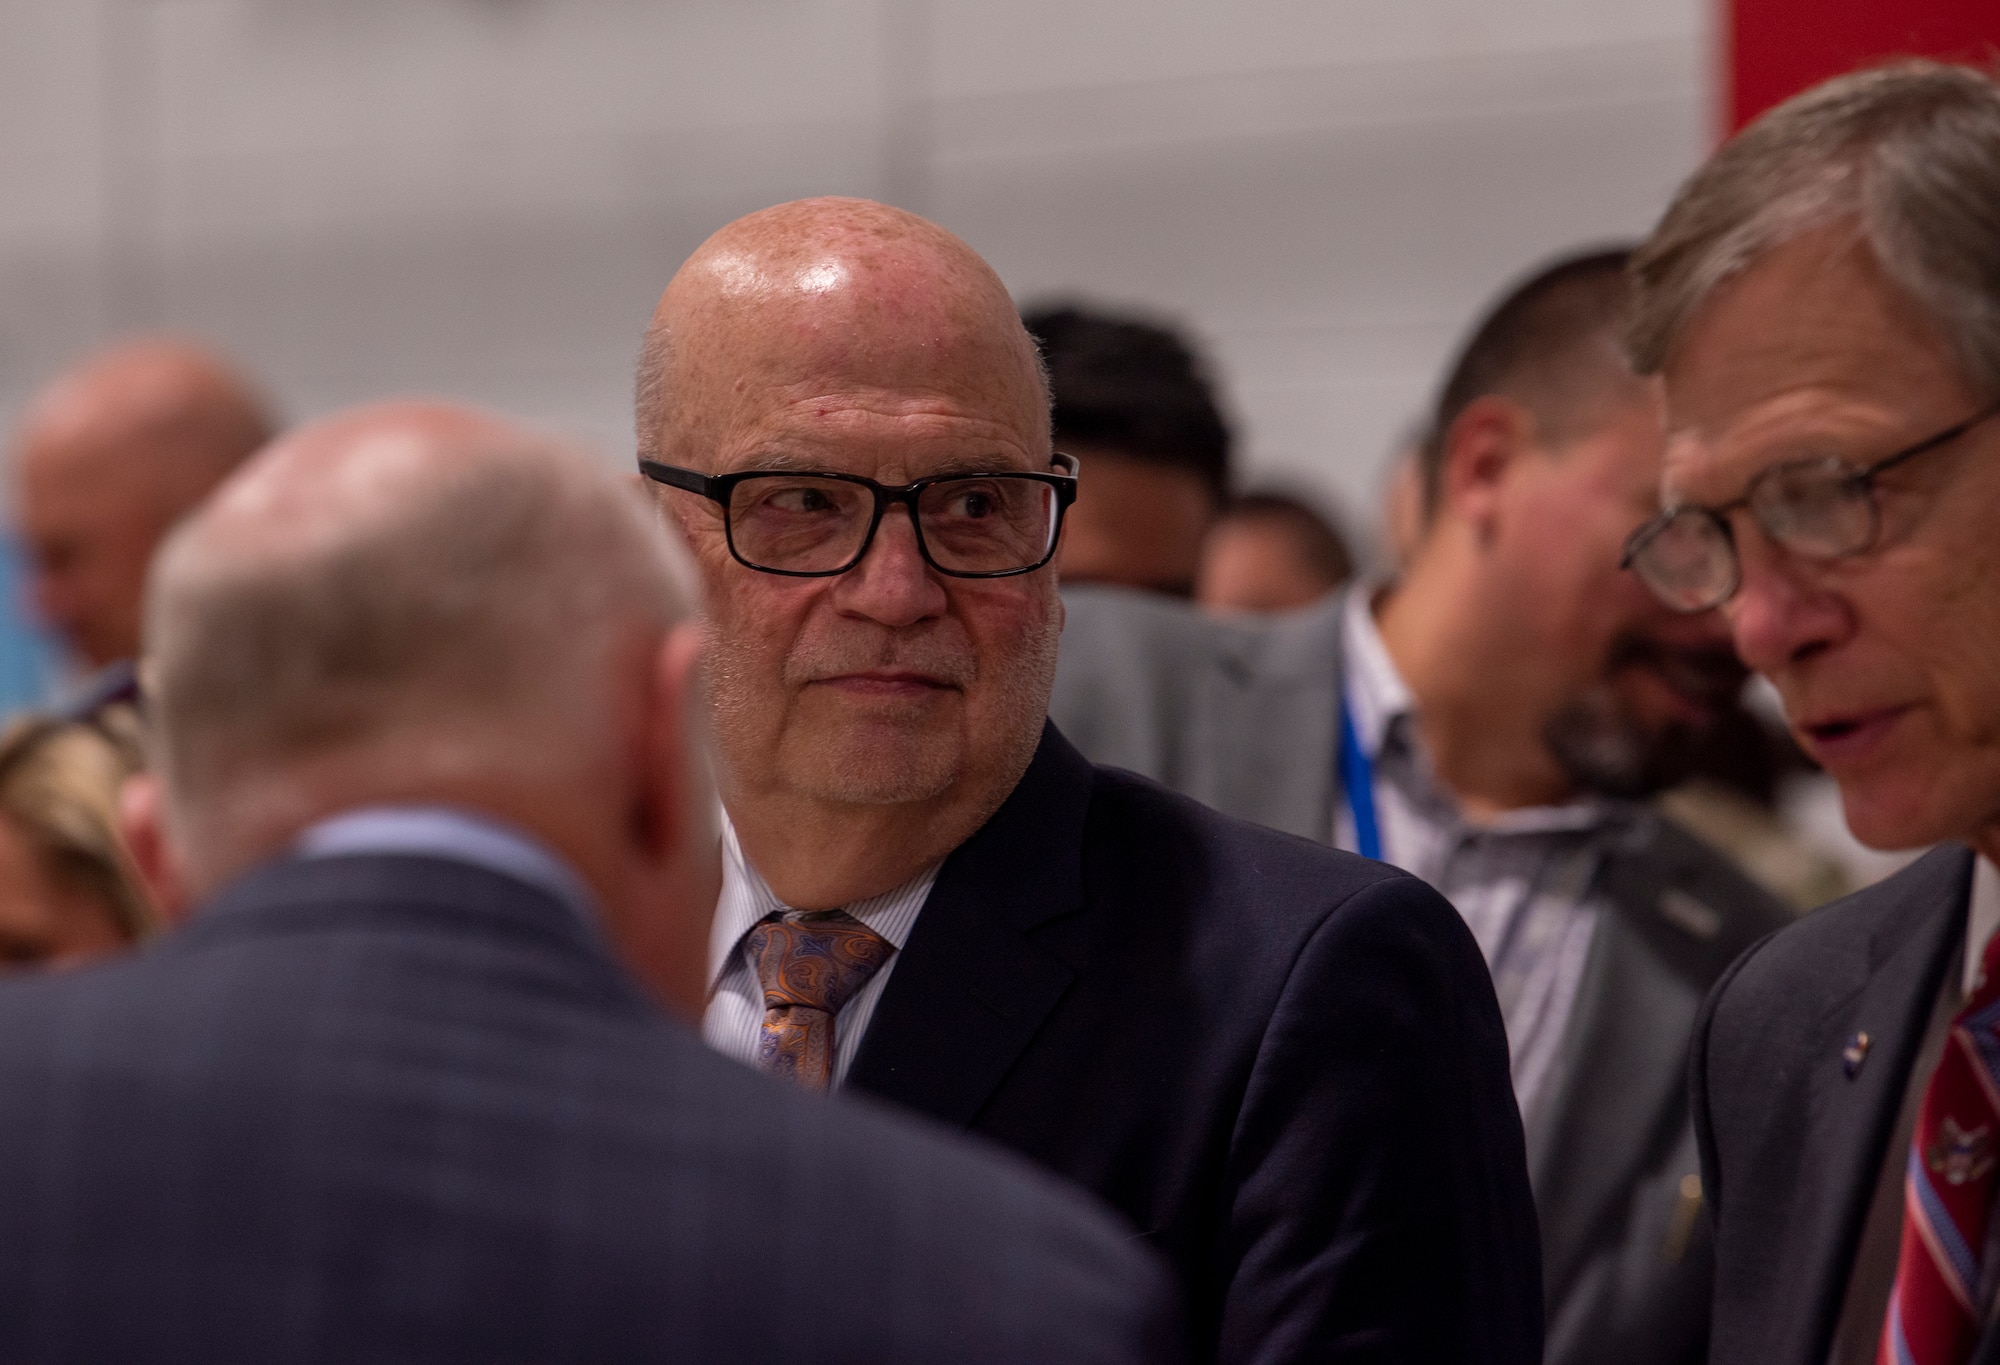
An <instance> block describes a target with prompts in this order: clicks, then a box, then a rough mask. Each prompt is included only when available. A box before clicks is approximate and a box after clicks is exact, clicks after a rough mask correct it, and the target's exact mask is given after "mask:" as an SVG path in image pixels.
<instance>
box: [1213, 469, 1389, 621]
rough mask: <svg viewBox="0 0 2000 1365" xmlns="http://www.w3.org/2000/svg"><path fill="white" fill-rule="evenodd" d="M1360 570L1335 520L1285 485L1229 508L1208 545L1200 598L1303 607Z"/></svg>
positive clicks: (1217, 608) (1252, 606)
mask: <svg viewBox="0 0 2000 1365" xmlns="http://www.w3.org/2000/svg"><path fill="white" fill-rule="evenodd" d="M1353 576H1354V556H1353V555H1352V554H1351V553H1350V552H1349V550H1348V548H1347V542H1346V541H1344V540H1342V539H1341V538H1340V532H1338V531H1336V530H1334V529H1333V525H1332V523H1331V522H1329V521H1327V519H1326V518H1325V517H1323V516H1321V515H1320V514H1319V513H1317V512H1315V511H1313V509H1312V508H1310V507H1308V506H1306V505H1305V504H1304V503H1303V502H1300V501H1299V500H1298V499H1297V498H1292V497H1287V496H1285V495H1284V494H1282V493H1251V494H1248V495H1247V496H1244V497H1240V498H1237V499H1236V500H1235V501H1234V502H1232V503H1230V504H1229V506H1228V507H1226V508H1224V509H1223V512H1222V515H1221V516H1219V517H1217V518H1216V521H1215V524H1214V525H1213V526H1211V527H1209V529H1208V539H1207V540H1206V541H1204V542H1203V543H1202V547H1201V572H1200V574H1199V576H1198V577H1197V578H1196V580H1195V589H1194V600H1195V601H1196V602H1198V603H1200V604H1201V606H1202V608H1203V609H1204V610H1206V611H1213V612H1232V611H1262V612H1269V611H1296V610H1297V609H1298V608H1300V607H1309V606H1311V605H1312V604H1313V603H1315V602H1317V601H1319V600H1320V599H1321V598H1323V597H1325V596H1326V595H1327V594H1328V593H1331V592H1334V591H1336V590H1337V589H1338V588H1339V587H1340V585H1341V584H1343V583H1345V582H1346V581H1347V580H1348V579H1349V578H1352V577H1353Z"/></svg>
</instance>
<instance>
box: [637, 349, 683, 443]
mask: <svg viewBox="0 0 2000 1365" xmlns="http://www.w3.org/2000/svg"><path fill="white" fill-rule="evenodd" d="M673 361H674V338H673V333H672V332H671V331H669V330H668V328H667V324H666V321H665V319H663V318H655V319H653V321H652V322H651V323H650V324H648V326H647V328H646V339H645V341H644V342H642V343H641V344H640V346H639V367H638V372H637V373H636V374H635V375H634V377H633V382H632V417H633V426H634V428H635V431H634V435H635V436H636V437H637V438H638V449H639V458H640V459H642V460H658V459H660V458H662V455H661V450H660V432H661V430H662V429H664V428H665V426H666V425H667V369H668V367H669V366H671V365H672V364H673Z"/></svg>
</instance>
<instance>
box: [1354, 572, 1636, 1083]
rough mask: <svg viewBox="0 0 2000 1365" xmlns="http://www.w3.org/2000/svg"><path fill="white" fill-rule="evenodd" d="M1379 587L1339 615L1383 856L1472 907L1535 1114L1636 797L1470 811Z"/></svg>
mask: <svg viewBox="0 0 2000 1365" xmlns="http://www.w3.org/2000/svg"><path fill="white" fill-rule="evenodd" d="M1373 597H1374V594H1373V593H1371V592H1370V591H1368V590H1367V589H1365V588H1363V589H1359V590H1356V591H1354V592H1351V593H1349V594H1348V598H1347V608H1346V615H1345V618H1344V619H1343V621H1342V623H1341V646H1342V650H1343V657H1344V660H1345V663H1344V669H1345V673H1346V677H1345V680H1344V686H1345V688H1346V698H1347V706H1348V711H1349V714H1350V715H1351V716H1352V718H1353V720H1354V730H1355V738H1356V740H1357V742H1358V743H1359V745H1360V747H1361V751H1362V753H1363V754H1364V755H1366V756H1367V758H1368V759H1369V762H1370V765H1371V767H1372V769H1373V772H1374V778H1375V780H1374V796H1375V819H1376V827H1377V829H1378V831H1379V833H1380V835H1381V840H1382V860H1383V861H1384V862H1387V863H1392V864H1394V865H1395V866H1397V867H1400V868H1402V869H1403V870H1404V871H1406V872H1409V873H1411V874H1413V875H1414V876H1418V877H1421V878H1423V879H1424V880H1425V881H1427V882H1429V883H1430V884H1431V885H1432V886H1434V887H1436V888H1437V889H1438V890H1439V891H1440V892H1442V893H1443V895H1444V897H1445V899H1446V900H1449V901H1450V902H1451V903H1452V905H1453V906H1454V907H1456V909H1457V910H1458V913H1459V915H1460V916H1461V917H1463V918H1464V920H1465V922H1466V925H1467V927H1469V928H1470V929H1471V930H1472V936H1473V938H1474V939H1476V940H1477V941H1478V943H1479V950H1480V952H1481V953H1483V954H1484V955H1485V957H1486V965H1487V969H1488V970H1489V971H1490V972H1491V973H1492V974H1493V987H1494V991H1495V992H1496V994H1498V996H1499V998H1500V1013H1501V1017H1502V1019H1503V1020H1504V1022H1505V1024H1506V1027H1507V1045H1508V1051H1509V1053H1510V1055H1511V1064H1512V1068H1513V1073H1514V1095H1515V1099H1516V1100H1517V1102H1518V1103H1519V1104H1520V1106H1521V1114H1522V1117H1523V1118H1528V1117H1529V1116H1531V1115H1532V1114H1534V1113H1535V1111H1536V1110H1537V1109H1538V1108H1539V1106H1540V1105H1541V1104H1542V1103H1543V1102H1544V1101H1545V1100H1546V1099H1548V1097H1550V1096H1551V1095H1553V1094H1554V1093H1556V1091H1557V1090H1558V1089H1559V1087H1560V1083H1561V1080H1562V1077H1561V1075H1560V1074H1559V1065H1558V1064H1559V1062H1560V1059H1561V1056H1562V1044H1563V1035H1564V1033H1565V1031H1566V1030H1567V1029H1568V1027H1569V1020H1570V1013H1571V1011H1572V1009H1573V1008H1574V1006H1575V1004H1576V996H1577V990H1578V988H1579V987H1580V986H1581V985H1582V981H1583V967H1584V962H1585V960H1586V959H1587V958H1588V957H1589V955H1590V942H1591V938H1592V935H1593V932H1594V931H1595V929H1596V927H1597V920H1598V915H1599V910H1600V907H1599V905H1598V904H1597V902H1596V901H1595V900H1594V899H1593V898H1592V897H1591V895H1590V889H1591V883H1592V881H1593V880H1594V879H1595V877H1596V875H1597V869H1598V865H1599V863H1600V862H1601V860H1602V856H1603V851H1604V848H1605V846H1606V844H1607V843H1608V842H1609V841H1610V840H1612V839H1614V838H1617V837H1619V836H1620V835H1621V834H1622V833H1623V832H1624V831H1625V830H1626V829H1627V828H1629V826H1630V824H1631V822H1632V820H1633V819H1634V818H1636V817H1637V815H1638V814H1639V810H1638V808H1637V807H1635V806H1633V805H1631V804H1629V803H1626V802H1617V801H1608V800H1603V799H1599V798H1586V799H1582V800H1578V801H1572V802H1569V803H1567V804H1565V805H1560V806H1535V807H1527V808H1523V809H1520V810H1512V811H1508V812H1506V813H1505V814H1503V815H1501V816H1499V817H1498V818H1496V819H1492V820H1486V821H1481V822H1478V823H1473V822H1472V821H1470V820H1468V819H1466V817H1465V814H1464V812H1463V811H1462V810H1461V809H1460V807H1459V804H1458V801H1457V799H1456V798H1455V797H1454V796H1453V795H1452V794H1451V793H1450V792H1449V791H1448V790H1447V789H1446V788H1445V787H1444V785H1443V784H1442V783H1440V782H1439V781H1438V780H1437V778H1436V777H1435V775H1434V774H1433V773H1432V771H1431V765H1430V759H1429V757H1428V755H1427V754H1426V753H1425V752H1424V749H1423V744H1422V741H1421V739H1420V738H1419V736H1418V734H1417V729H1416V701H1415V698H1414V697H1412V696H1411V695H1410V689H1409V686H1408V684H1406V683H1405V682H1404V681H1403V678H1402V675H1401V674H1399V673H1398V672H1397V671H1396V665H1395V662H1394V660H1392V659H1391V658H1390V657H1389V651H1388V649H1387V648H1386V647H1385V646H1384V645H1383V643H1382V636H1381V633H1380V632H1379V631H1378V630H1377V629H1376V626H1375V617H1374V610H1373V605H1372V599H1373ZM1333 842H1334V843H1335V845H1336V846H1338V847H1340V848H1345V849H1349V850H1353V849H1355V848H1356V844H1357V841H1356V838H1355V824H1354V813H1353V803H1352V801H1351V800H1347V799H1343V800H1342V801H1341V802H1339V803H1338V807H1337V809H1336V811H1335V814H1334V831H1333Z"/></svg>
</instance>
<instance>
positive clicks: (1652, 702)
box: [1051, 252, 1784, 1365]
mask: <svg viewBox="0 0 2000 1365" xmlns="http://www.w3.org/2000/svg"><path fill="white" fill-rule="evenodd" d="M1624 266H1625V257H1624V253H1622V252H1601V253H1595V254H1592V255H1588V256H1580V257H1575V258H1572V259H1569V260H1566V261H1563V262H1559V263H1557V264H1556V265H1554V266H1551V267H1550V268H1548V269H1546V270H1544V271H1542V272H1540V273H1539V274H1537V275H1536V276H1535V277H1534V278H1532V279H1530V280H1528V281H1527V282H1526V283H1524V284H1522V285H1520V286H1519V287H1517V288H1516V289H1515V290H1513V291H1512V292H1511V293H1510V294H1509V295H1508V296H1507V297H1506V298H1504V299H1503V300H1502V301H1501V302H1500V303H1499V304H1498V305H1497V306H1496V307H1495V308H1494V309H1493V311H1492V312H1491V313H1490V314H1489V315H1488V316H1487V317H1486V318H1485V319H1484V320H1483V321H1482V322H1481V324H1480V325H1479V327H1478V328H1477V329H1475V331H1474V334H1473V336H1472V337H1471V339H1470V340H1469V341H1468V342H1467V344H1466V345H1465V347H1464V349H1463V352H1462V354H1461V355H1460V357H1459V358H1458V360H1457V363H1456V364H1455V366H1454V367H1453V370H1452V373H1451V375H1450V377H1449V379H1448V381H1447V383H1446V384H1445V386H1444V391H1443V394H1442V396H1441V398H1440V401H1439V404H1438V410H1437V412H1436V414H1435V416H1434V419H1433V424H1432V435H1431V437H1430V439H1429V440H1428V441H1427V442H1426V444H1425V448H1424V451H1423V465H1422V472H1423V478H1424V485H1425V488H1424V491H1425V511H1426V519H1425V529H1424V535H1423V539H1422V542H1421V544H1420V545H1419V547H1418V548H1417V550H1416V552H1415V554H1414V556H1413V558H1412V560H1411V563H1410V564H1409V566H1408V569H1407V572H1406V574H1405V576H1404V577H1403V579H1402V580H1401V581H1400V582H1399V583H1397V584H1395V585H1394V586H1393V587H1391V588H1387V589H1384V588H1381V587H1379V586H1377V587H1373V588H1371V587H1363V588H1359V589H1356V590H1355V591H1353V592H1350V593H1348V594H1346V595H1344V596H1343V597H1341V598H1338V599H1335V600H1334V601H1333V602H1331V603H1329V604H1328V605H1326V606H1325V607H1320V608H1312V609H1309V610H1307V611H1305V612H1302V613H1299V614H1297V615H1293V616H1286V617H1279V618H1274V619H1271V620H1268V621H1264V622H1253V621H1249V620H1239V621H1212V620H1203V619H1202V618H1200V617H1198V616H1196V615H1195V614H1194V613H1192V612H1188V611H1184V610H1182V609H1181V608H1180V607H1179V606H1178V605H1177V604H1174V603H1169V602H1166V601H1164V600H1162V599H1155V598H1148V597H1146V596H1143V595H1140V594H1131V593H1123V594H1120V593H1112V592H1109V591H1104V590H1075V591H1072V592H1071V593H1070V594H1069V595H1068V606H1069V624H1068V629H1067V630H1066V632H1065V635H1064V641H1063V650H1062V656H1061V663H1060V667H1059V671H1058V676H1057V683H1056V692H1055V700H1054V702H1053V704H1052V706H1051V714H1052V715H1053V716H1054V717H1055V718H1056V721H1057V723H1058V724H1060V725H1061V726H1062V728H1063V730H1064V732H1065V733H1067V734H1069V735H1071V736H1072V737H1073V738H1074V739H1075V741H1076V742H1077V744H1078V745H1079V747H1081V748H1082V749H1083V750H1084V751H1085V752H1086V753H1087V754H1089V755H1090V756H1091V757H1092V758H1094V759H1095V760H1097V761H1098V762H1101V763H1109V764H1114V765H1119V766H1124V767H1130V768H1134V769H1137V770H1138V771H1141V772H1143V773H1146V774H1148V775H1149V776H1153V777H1156V778H1159V779H1160V780H1162V781H1165V782H1167V783H1168V784H1169V785H1172V786H1175V787H1178V788H1179V789H1181V790H1183V791H1185V792H1187V793H1188V794H1190V795H1192V796H1195V797H1197V798H1199V799H1201V800H1204V801H1207V802H1208V803H1210V804H1211V805H1214V806H1217V807H1218V808H1220V809H1222V810H1225V811H1228V812H1230V813H1231V814H1235V815H1240V816H1243V817H1245V818H1248V819H1252V820H1256V821H1259V822H1261V823H1265V824H1270V825H1275V826H1277V827H1279V828H1281V829H1287V830H1290V831H1292V832H1293V833H1296V834H1302V835H1304V836H1306V837H1308V838H1312V839H1317V840H1321V841H1325V842H1334V843H1337V844H1339V845H1341V846H1343V847H1346V848H1349V849H1353V850H1356V851H1359V852H1362V853H1366V854H1368V855H1369V856H1372V857H1377V858H1381V859H1383V860H1385V861H1388V862H1391V863H1394V864H1396V865H1398V866H1401V867H1403V868H1406V869H1407V870H1409V871H1411V872H1414V873H1416V874H1417V875H1418V876H1421V877H1423V878H1425V879H1426V880H1428V881H1430V882H1431V883H1432V884H1433V885H1435V886H1436V887H1438V889H1439V890H1441V891H1443V892H1444V893H1445V895H1446V896H1447V898H1449V899H1450V900H1451V901H1452V903H1453V904H1454V905H1455V906H1456V907H1457V908H1458V910H1459V913H1460V914H1461V915H1462V916H1463V917H1464V919H1465V920H1466V923H1467V924H1468V926H1469V927H1470V928H1471V929H1472V932H1473V935H1474V937H1475V938H1476V939H1477V940H1478V941H1479V944H1480V947H1481V949H1482V950H1483V951H1484V953H1485V955H1486V959H1487V963H1488V966H1489V967H1490V968H1491V970H1492V972H1493V977H1494V984H1495V987H1496V989H1497V993H1498V995H1499V998H1500V1002H1501V1008H1502V1011H1503V1014H1504V1016H1505V1020H1506V1026H1507V1033H1508V1042H1509V1047H1510V1051H1511V1053H1512V1066H1513V1072H1514V1082H1515V1089H1516V1094H1517V1097H1518V1098H1519V1101H1520V1105H1521V1110H1522V1116H1523V1119H1524V1122H1525V1123H1526V1125H1527V1132H1528V1149H1529V1160H1530V1171H1531V1175H1532V1177H1533V1179H1534V1184H1535V1197H1536V1204H1537V1208H1538V1211H1539V1213H1540V1216H1541V1222H1542V1234H1543V1263H1544V1282H1545V1286H1546V1291H1547V1302H1548V1311H1549V1336H1548V1358H1549V1359H1550V1360H1551V1361H1554V1362H1558V1365H1568V1363H1569V1362H1583V1361H1591V1360H1611V1359H1618V1360H1626V1361H1659V1362H1669V1361H1684V1360H1695V1359H1699V1358H1700V1355H1701V1353H1702V1349H1703V1345H1704V1342H1705V1338H1706V1332H1707V1317H1708V1282H1709V1265H1710V1252H1709V1246H1708V1242H1707V1239H1706V1232H1705V1228H1704V1226H1703V1220H1702V1219H1700V1218H1699V1217H1698V1216H1697V1215H1698V1214H1699V1213H1700V1205H1701V1186H1700V1180H1699V1176H1698V1172H1697V1158H1696V1153H1695V1147H1694V1140H1693V1133H1692V1129H1691V1128H1690V1126H1689V1121H1688V1116H1687V1103H1686V1097H1685V1087H1684V1084H1683V1079H1682V1078H1683V1075H1684V1070H1685V1057H1686V1047H1687V1038H1688V1034H1689V1030H1690V1028H1691V1026H1692V1024H1693V1020H1694V1017H1695V1012H1696V1010H1697V1009H1698V1007H1699V1005H1700V1003H1701V1000H1702V997H1703V995H1704V994H1705V993H1706V991H1707V989H1708V986H1709V985H1710V983H1711V982H1712V981H1713V980H1714V979H1715V978H1716V976H1718V975H1719V974H1720V973H1721V972H1722V970H1723V968H1724V967H1725V966H1727V964H1728V963H1729V961H1730V960H1731V959H1732V958H1733V957H1734V956H1735V955H1736V953H1737V952H1739V951H1741V949H1742V948H1743V947H1745V946H1747V945H1748V944H1749V943H1750V942H1752V941H1753V940H1755V939H1756V938H1758V937H1760V936H1761V935H1762V934H1764V933H1765V932H1767V931H1769V930H1770V929H1773V928H1775V927H1777V925H1779V924H1780V923H1782V922H1783V919H1784V914H1783V911H1782V909H1781V908H1780V907H1779V905H1778V904H1777V902H1776V901H1775V900H1774V899H1773V898H1771V897H1770V896H1768V895H1767V894H1765V893H1764V892H1762V891H1760V890H1759V889H1758V888H1756V887H1755V886H1754V885H1752V884H1751V883H1750V882H1749V881H1748V880H1747V879H1745V878H1744V877H1743V876H1742V875H1741V874H1739V873H1738V872H1736V871H1735V870H1734V869H1733V868H1732V867H1731V866H1730V865H1729V864H1728V863H1727V862H1726V861H1725V860H1724V859H1723V858H1722V856H1721V855H1720V854H1718V853H1716V852H1714V851H1712V850H1710V849H1708V848H1707V847H1706V846H1704V845H1702V844H1701V843H1699V842H1698V841H1696V840H1695V839H1694V838H1692V837H1691V836H1689V835H1688V834H1686V833H1684V832H1682V831H1681V830H1679V829H1678V828H1676V827H1674V826H1672V825H1670V824H1668V823H1666V822H1665V821H1663V820H1662V819H1660V818H1659V817H1658V816H1657V815H1655V814H1654V813H1653V812H1651V811H1650V810H1649V809H1647V808H1646V807H1645V806H1643V805H1641V804H1639V802H1638V799H1637V798H1639V797H1642V796H1644V795H1646V794H1648V793H1650V792H1651V791H1653V790H1656V789H1657V788H1658V787H1660V786H1661V785H1663V784H1664V783H1665V782H1667V781H1669V780H1671V778H1672V777H1673V776H1675V770H1676V766H1677V759H1678V758H1679V757H1680V756H1681V755H1682V754H1684V753H1685V752H1686V750H1687V748H1688V741H1689V740H1690V739H1691V738H1693V737H1694V736H1696V735H1697V734H1698V733H1699V732H1701V731H1702V730H1703V729H1704V728H1705V727H1707V726H1708V725H1710V724H1712V723H1713V721H1714V720H1715V718H1716V717H1717V716H1718V715H1719V714H1720V713H1721V712H1722V710H1723V708H1724V707H1726V706H1727V704H1728V703H1729V702H1730V700H1731V699H1732V698H1733V697H1734V696H1735V694H1736V691H1737V689H1738V688H1739V687H1740V686H1741V684H1742V682H1743V679H1744V672H1743V669H1742V667H1741V666H1740V665H1739V664H1738V663H1737V661H1736V659H1735V656H1734V654H1733V653H1732V652H1731V650H1730V648H1729V643H1728V638H1727V635H1726V633H1725V632H1724V630H1723V627H1722V624H1721V622H1720V620H1719V619H1718V618H1717V617H1716V616H1715V615H1714V614H1713V613H1709V614H1707V615H1705V616H1680V615H1676V614H1674V613H1671V612H1668V611H1667V610H1666V609H1665V608H1663V607H1662V606H1661V605H1660V604H1659V603H1657V602H1656V601H1654V600H1653V599H1652V598H1651V597H1650V596H1649V595H1648V594H1647V593H1646V592H1645V590H1644V589H1643V587H1642V586H1641V585H1640V584H1639V583H1638V582H1636V581H1634V580H1633V579H1631V577H1630V576H1629V575H1626V574H1622V573H1620V571H1619V568H1618V556H1619V547H1620V545H1621V544H1622V542H1623V540H1624V538H1625V537H1626V536H1627V535H1628V534H1629V533H1630V532H1631V530H1632V529H1633V528H1634V527H1635V526H1637V525H1638V524H1639V523H1640V522H1642V521H1644V520H1645V518H1646V517H1647V516H1648V515H1649V514H1650V513H1651V512H1652V511H1653V510H1654V508H1655V506H1656V502H1655V489H1656V487H1657V485H1658V482H1659V471H1660V463H1661V458H1662V440H1661V434H1660V419H1659V412H1658V394H1657V392H1656V389H1655V388H1654V386H1653V385H1652V384H1650V383H1649V382H1647V381H1642V380H1640V379H1638V378H1637V377H1635V376H1634V375H1633V374H1632V373H1631V371H1630V370H1629V369H1628V368H1627V366H1626V365H1625V362H1624V360H1623V357H1622V353H1621V351H1620V349H1619V333H1620V329H1621V327H1622V325H1623V323H1624V320H1625V317H1626V315H1627V311H1628V300H1629V287H1628V285H1627V282H1626V278H1625V272H1624ZM1084 477H1086V478H1087V477H1088V473H1087V471H1086V473H1085V475H1084Z"/></svg>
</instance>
